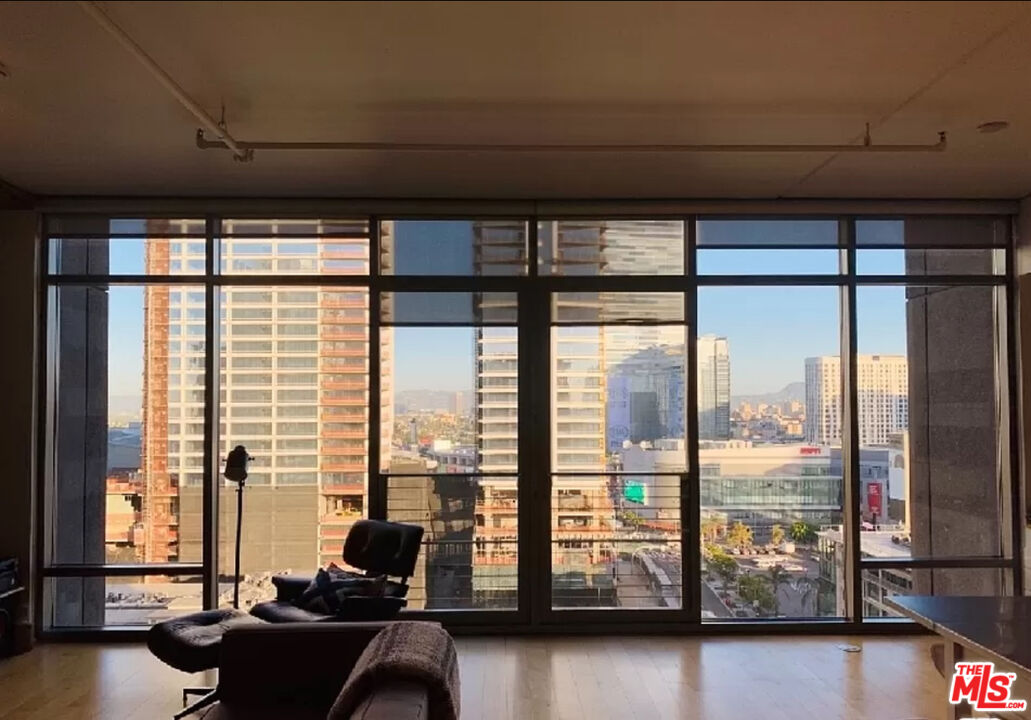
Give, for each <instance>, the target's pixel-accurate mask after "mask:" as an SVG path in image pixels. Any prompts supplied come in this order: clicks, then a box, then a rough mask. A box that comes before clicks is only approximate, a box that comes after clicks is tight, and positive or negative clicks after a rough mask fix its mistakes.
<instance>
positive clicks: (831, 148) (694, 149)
mask: <svg viewBox="0 0 1031 720" xmlns="http://www.w3.org/2000/svg"><path fill="white" fill-rule="evenodd" d="M239 144H240V147H242V148H245V149H246V150H250V151H254V150H294V151H298V150H301V151H317V150H331V151H351V152H484V153H924V152H942V151H944V150H945V148H946V141H945V133H944V132H940V133H938V142H936V143H934V144H932V145H874V144H872V143H870V142H869V136H867V139H866V141H865V142H864V143H863V144H862V145H792V144H784V145H721V144H700V145H692V144H677V143H672V144H591V145H569V144H513V143H508V144H506V143H403V142H245V141H240V143H239ZM197 147H199V148H200V149H201V150H211V149H222V148H224V145H223V144H222V143H221V142H220V141H218V140H209V139H207V138H206V137H205V135H204V131H203V130H198V131H197Z"/></svg>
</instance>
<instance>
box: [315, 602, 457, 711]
mask: <svg viewBox="0 0 1031 720" xmlns="http://www.w3.org/2000/svg"><path fill="white" fill-rule="evenodd" d="M391 680H409V681H414V682H417V683H421V684H423V685H425V686H426V689H427V691H428V695H429V703H430V706H429V718H428V720H458V717H459V712H460V706H459V703H460V696H461V693H460V690H459V681H458V656H457V654H456V653H455V643H454V641H453V640H452V639H451V636H450V635H448V634H447V632H446V631H445V630H444V629H443V628H441V627H440V626H439V625H437V624H435V623H426V622H396V623H393V624H391V625H389V626H387V627H386V628H384V629H383V630H381V631H380V632H379V634H378V635H376V637H374V638H373V639H372V641H371V642H370V643H369V644H368V646H367V647H366V648H365V651H364V652H363V653H362V654H361V657H359V658H358V662H357V663H355V666H354V670H352V671H351V675H350V676H349V677H348V678H347V682H346V683H344V688H343V690H341V691H340V695H339V696H338V697H337V700H336V702H335V703H333V709H332V710H330V712H329V720H342V719H343V718H348V717H350V716H351V713H353V712H354V711H355V709H357V708H358V706H359V705H361V703H362V702H363V701H364V700H365V698H367V697H368V696H369V694H370V693H372V692H373V691H375V689H376V687H377V686H378V685H380V684H381V683H383V682H385V681H391Z"/></svg>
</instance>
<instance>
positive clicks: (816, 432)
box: [805, 355, 909, 445]
mask: <svg viewBox="0 0 1031 720" xmlns="http://www.w3.org/2000/svg"><path fill="white" fill-rule="evenodd" d="M856 366H857V374H858V377H857V390H858V401H859V402H858V412H859V444H860V445H886V444H888V442H889V439H890V436H891V435H892V434H894V433H898V432H901V431H903V430H905V429H906V428H907V427H908V426H909V366H908V363H907V361H906V357H905V356H903V355H859V356H857V357H856ZM805 405H806V407H805V412H806V419H805V435H806V441H807V442H810V443H813V444H815V445H837V444H840V443H841V426H842V417H841V413H842V403H841V359H840V358H839V357H838V356H836V355H824V356H821V357H811V358H806V360H805Z"/></svg>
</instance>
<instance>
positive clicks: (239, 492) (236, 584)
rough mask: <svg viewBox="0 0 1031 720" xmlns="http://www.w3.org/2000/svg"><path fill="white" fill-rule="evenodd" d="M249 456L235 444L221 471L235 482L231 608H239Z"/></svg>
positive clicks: (241, 446) (245, 450) (242, 447)
mask: <svg viewBox="0 0 1031 720" xmlns="http://www.w3.org/2000/svg"><path fill="white" fill-rule="evenodd" d="M250 461H251V456H250V455H248V454H247V448H245V447H244V446H243V445H237V446H236V447H234V448H233V449H232V451H230V453H229V456H228V457H227V458H226V469H225V472H224V473H222V474H223V475H225V477H226V479H227V480H232V481H233V482H235V483H236V565H235V567H234V569H233V608H235V609H237V610H239V609H240V531H241V528H242V527H243V488H244V485H245V484H246V483H247V463H248V462H250Z"/></svg>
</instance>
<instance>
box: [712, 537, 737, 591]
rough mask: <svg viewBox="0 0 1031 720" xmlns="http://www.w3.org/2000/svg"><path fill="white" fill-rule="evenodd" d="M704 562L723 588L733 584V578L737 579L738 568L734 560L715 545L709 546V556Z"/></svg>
mask: <svg viewBox="0 0 1031 720" xmlns="http://www.w3.org/2000/svg"><path fill="white" fill-rule="evenodd" d="M706 562H707V563H708V566H709V568H710V569H711V570H712V571H713V572H714V573H716V574H717V575H718V576H719V578H720V580H722V581H723V587H728V586H729V585H730V584H731V583H732V582H734V578H735V577H737V571H738V567H737V563H736V562H735V561H734V558H732V557H731V556H730V555H727V553H725V552H723V550H721V549H720V548H718V547H716V546H715V545H710V546H709V555H708V558H707V559H706Z"/></svg>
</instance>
